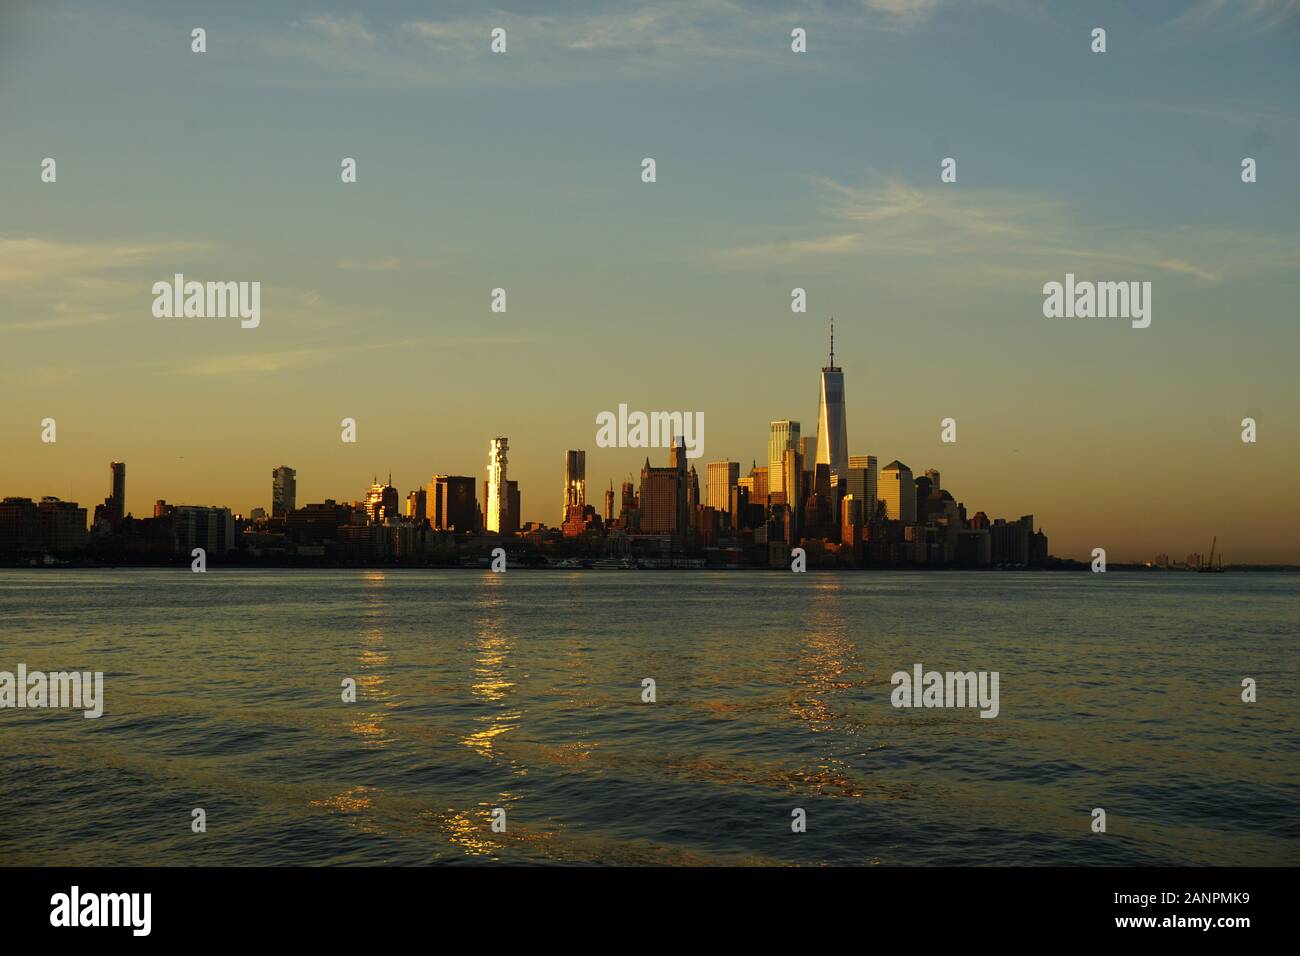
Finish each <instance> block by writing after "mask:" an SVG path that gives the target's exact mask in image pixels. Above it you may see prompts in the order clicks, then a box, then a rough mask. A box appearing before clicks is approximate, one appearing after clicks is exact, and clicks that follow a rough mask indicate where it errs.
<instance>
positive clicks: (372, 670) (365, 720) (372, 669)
mask: <svg viewBox="0 0 1300 956" xmlns="http://www.w3.org/2000/svg"><path fill="white" fill-rule="evenodd" d="M361 582H362V587H363V597H364V601H365V608H364V610H363V612H362V616H363V618H364V619H365V621H366V623H367V625H368V626H367V627H366V630H365V632H364V633H363V634H362V635H361V651H360V653H359V655H358V656H357V663H358V664H359V665H360V669H359V672H358V674H357V702H358V703H365V704H366V705H368V706H369V707H370V708H371V709H370V710H368V712H367V713H364V714H361V715H359V716H357V717H356V718H354V719H353V720H352V722H351V723H350V724H349V725H348V730H350V731H351V732H352V733H354V734H356V735H357V736H358V737H360V738H361V739H362V740H363V741H364V742H365V743H366V745H367V746H370V747H376V748H382V747H386V746H387V745H388V743H389V739H388V737H389V735H388V731H387V729H386V728H385V727H384V722H385V721H386V720H387V719H388V715H387V713H385V711H388V710H391V709H393V708H395V707H397V705H398V704H397V701H396V700H395V699H394V697H393V694H392V692H391V691H390V690H389V689H388V687H387V683H388V665H389V663H390V658H389V655H388V652H387V650H386V649H385V647H384V629H383V618H384V615H385V613H386V610H387V598H386V597H385V596H384V588H385V584H386V581H385V576H384V573H383V572H382V571H366V572H364V573H363V574H362V575H361Z"/></svg>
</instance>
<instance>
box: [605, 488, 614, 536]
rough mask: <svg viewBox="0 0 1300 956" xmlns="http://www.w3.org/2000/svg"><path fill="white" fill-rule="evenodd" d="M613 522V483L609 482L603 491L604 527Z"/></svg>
mask: <svg viewBox="0 0 1300 956" xmlns="http://www.w3.org/2000/svg"><path fill="white" fill-rule="evenodd" d="M613 520H614V482H613V481H612V480H611V481H610V483H609V488H608V489H606V491H605V526H606V527H609V523H610V522H611V521H613Z"/></svg>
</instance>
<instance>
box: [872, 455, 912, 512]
mask: <svg viewBox="0 0 1300 956" xmlns="http://www.w3.org/2000/svg"><path fill="white" fill-rule="evenodd" d="M879 491H880V500H881V501H883V502H884V503H885V508H886V515H885V516H886V517H887V518H888V519H889V520H890V521H901V522H903V523H904V524H916V481H915V479H913V478H912V469H911V468H908V467H907V466H906V465H904V464H903V463H902V462H901V461H898V460H897V459H895V460H894V461H891V462H890V463H889V464H888V465H886V466H885V470H884V471H882V472H881V473H880V489H879Z"/></svg>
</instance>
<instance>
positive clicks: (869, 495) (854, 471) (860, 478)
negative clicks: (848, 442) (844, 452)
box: [840, 455, 880, 524]
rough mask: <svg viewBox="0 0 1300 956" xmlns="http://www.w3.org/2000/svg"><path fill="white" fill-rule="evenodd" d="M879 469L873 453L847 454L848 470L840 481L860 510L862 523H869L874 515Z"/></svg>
mask: <svg viewBox="0 0 1300 956" xmlns="http://www.w3.org/2000/svg"><path fill="white" fill-rule="evenodd" d="M879 477H880V475H879V470H878V468H877V466H876V456H875V455H851V456H849V470H848V474H847V476H846V477H845V478H843V479H842V480H841V482H840V484H841V485H843V486H844V490H845V493H846V494H850V495H852V496H853V497H854V498H855V499H857V501H858V502H859V505H860V507H861V510H862V522H863V524H869V523H871V521H873V520H874V519H875V517H876V485H877V482H878V480H879Z"/></svg>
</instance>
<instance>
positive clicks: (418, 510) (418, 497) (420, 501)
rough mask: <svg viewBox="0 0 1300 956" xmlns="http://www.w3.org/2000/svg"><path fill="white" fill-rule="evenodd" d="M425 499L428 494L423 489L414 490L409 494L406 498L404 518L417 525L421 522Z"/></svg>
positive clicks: (425, 506)
mask: <svg viewBox="0 0 1300 956" xmlns="http://www.w3.org/2000/svg"><path fill="white" fill-rule="evenodd" d="M427 499H428V494H427V493H426V492H425V490H424V489H423V488H416V489H415V490H414V491H412V492H409V493H408V494H407V496H406V517H408V518H410V519H411V520H412V521H415V522H417V523H418V522H420V521H423V520H424V512H425V510H426V508H427V505H426V501H427Z"/></svg>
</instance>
